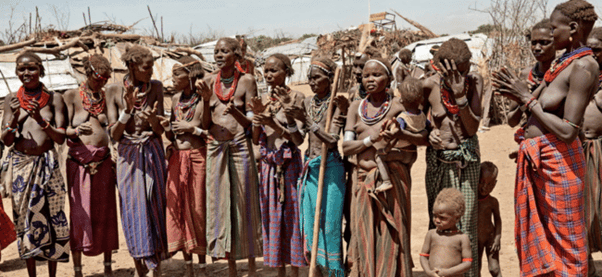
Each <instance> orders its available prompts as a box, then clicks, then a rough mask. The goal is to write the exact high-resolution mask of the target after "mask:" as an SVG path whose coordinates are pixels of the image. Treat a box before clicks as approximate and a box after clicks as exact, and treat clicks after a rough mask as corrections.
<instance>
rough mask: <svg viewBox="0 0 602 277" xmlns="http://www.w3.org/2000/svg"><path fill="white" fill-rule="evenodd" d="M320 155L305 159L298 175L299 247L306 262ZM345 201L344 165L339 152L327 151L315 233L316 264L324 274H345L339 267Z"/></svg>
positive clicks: (342, 268) (310, 236) (341, 262)
mask: <svg viewBox="0 0 602 277" xmlns="http://www.w3.org/2000/svg"><path fill="white" fill-rule="evenodd" d="M321 162H322V157H316V158H314V159H312V160H310V161H307V160H306V162H305V166H304V167H303V173H302V175H301V179H299V182H300V193H299V202H300V203H301V210H300V222H301V233H302V234H303V241H304V244H303V249H304V252H305V258H306V261H307V263H309V262H310V258H311V253H310V252H311V248H312V243H313V235H314V219H315V212H316V198H317V197H318V177H319V174H320V163H321ZM344 200H345V168H344V166H343V161H342V159H341V156H340V155H339V152H329V153H328V159H327V160H326V172H325V174H324V191H323V194H322V206H321V211H320V233H319V236H318V253H317V257H316V258H317V259H316V262H317V265H319V266H320V267H322V269H324V270H325V271H326V272H328V275H325V276H345V271H344V267H343V237H342V233H341V231H342V230H341V225H342V221H343V205H344V204H345V203H344Z"/></svg>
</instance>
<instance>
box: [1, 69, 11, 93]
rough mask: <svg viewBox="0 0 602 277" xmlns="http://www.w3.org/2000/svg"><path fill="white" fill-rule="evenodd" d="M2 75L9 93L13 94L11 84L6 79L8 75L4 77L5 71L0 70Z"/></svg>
mask: <svg viewBox="0 0 602 277" xmlns="http://www.w3.org/2000/svg"><path fill="white" fill-rule="evenodd" d="M0 75H2V79H3V80H4V83H5V84H6V88H7V89H8V93H10V94H13V92H12V91H11V90H10V86H9V85H8V81H6V77H4V73H2V70H0Z"/></svg>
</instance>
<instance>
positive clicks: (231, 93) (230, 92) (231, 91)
mask: <svg viewBox="0 0 602 277" xmlns="http://www.w3.org/2000/svg"><path fill="white" fill-rule="evenodd" d="M239 77H240V71H238V70H234V81H232V85H231V86H230V88H229V89H228V94H227V95H225V96H224V95H223V91H222V71H221V70H220V71H219V72H218V73H217V77H216V79H215V80H216V82H215V85H214V86H213V90H214V91H215V95H217V98H219V100H222V101H224V102H229V101H230V99H231V98H232V96H234V93H235V92H236V85H238V79H239Z"/></svg>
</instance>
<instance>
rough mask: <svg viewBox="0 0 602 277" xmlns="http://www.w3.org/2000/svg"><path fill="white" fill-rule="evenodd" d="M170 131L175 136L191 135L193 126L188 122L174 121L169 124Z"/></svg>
mask: <svg viewBox="0 0 602 277" xmlns="http://www.w3.org/2000/svg"><path fill="white" fill-rule="evenodd" d="M171 130H172V131H173V132H174V133H176V134H181V133H192V132H194V126H193V125H192V124H190V122H188V121H174V122H173V123H172V124H171Z"/></svg>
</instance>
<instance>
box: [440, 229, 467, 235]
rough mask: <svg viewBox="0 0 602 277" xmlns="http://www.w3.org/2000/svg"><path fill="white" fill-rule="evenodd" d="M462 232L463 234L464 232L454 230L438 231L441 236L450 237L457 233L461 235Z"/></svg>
mask: <svg viewBox="0 0 602 277" xmlns="http://www.w3.org/2000/svg"><path fill="white" fill-rule="evenodd" d="M460 232H462V231H460V230H453V231H452V230H450V229H447V230H439V229H437V233H439V234H450V235H454V234H457V233H460Z"/></svg>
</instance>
